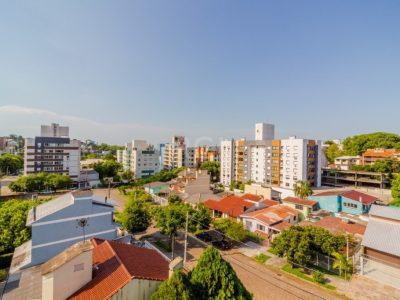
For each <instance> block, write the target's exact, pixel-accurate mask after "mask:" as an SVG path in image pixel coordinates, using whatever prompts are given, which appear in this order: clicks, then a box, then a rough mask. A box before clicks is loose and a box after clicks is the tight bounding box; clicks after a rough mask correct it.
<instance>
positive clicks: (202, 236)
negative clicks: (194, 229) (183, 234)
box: [196, 232, 212, 243]
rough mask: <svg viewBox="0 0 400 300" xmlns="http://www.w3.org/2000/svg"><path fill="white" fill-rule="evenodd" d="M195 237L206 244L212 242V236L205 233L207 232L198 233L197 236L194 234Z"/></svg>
mask: <svg viewBox="0 0 400 300" xmlns="http://www.w3.org/2000/svg"><path fill="white" fill-rule="evenodd" d="M196 237H197V238H198V239H200V240H202V241H204V242H206V243H209V242H211V241H212V236H211V235H210V234H209V233H207V232H201V233H198V234H196Z"/></svg>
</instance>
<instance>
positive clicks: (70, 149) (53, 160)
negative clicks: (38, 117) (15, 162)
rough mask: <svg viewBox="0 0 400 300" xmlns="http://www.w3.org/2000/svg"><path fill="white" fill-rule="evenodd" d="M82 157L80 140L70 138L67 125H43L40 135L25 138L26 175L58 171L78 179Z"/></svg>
mask: <svg viewBox="0 0 400 300" xmlns="http://www.w3.org/2000/svg"><path fill="white" fill-rule="evenodd" d="M80 159H81V152H80V142H79V141H78V140H74V139H73V140H71V139H70V138H69V128H68V127H67V126H60V125H58V124H51V125H42V126H41V134H40V136H37V137H35V138H26V139H25V157H24V174H25V175H28V174H34V173H40V172H45V173H56V174H64V175H68V176H70V177H71V179H73V180H78V176H79V174H80Z"/></svg>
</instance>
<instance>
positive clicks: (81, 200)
mask: <svg viewBox="0 0 400 300" xmlns="http://www.w3.org/2000/svg"><path fill="white" fill-rule="evenodd" d="M113 211H114V204H113V203H112V202H110V200H108V201H107V199H103V198H99V197H97V196H94V195H93V193H92V192H91V191H76V192H72V193H69V194H65V195H63V196H60V197H58V198H56V199H54V200H51V201H49V202H46V203H43V204H41V205H38V206H36V207H33V208H32V209H31V210H30V211H29V214H28V218H27V221H26V225H27V226H31V227H32V239H31V240H29V241H28V242H26V243H24V244H22V245H21V246H20V247H18V248H16V249H15V252H14V256H13V261H12V264H11V273H13V272H15V271H18V270H20V269H22V268H26V267H30V266H35V265H38V264H41V263H43V262H45V261H47V260H49V259H50V258H52V257H53V256H55V255H57V254H59V253H60V252H62V251H63V250H65V249H66V248H68V247H69V246H71V245H73V244H74V243H76V242H78V241H81V240H84V239H85V238H92V237H98V238H104V239H115V238H116V237H117V225H116V224H115V223H114V221H113Z"/></svg>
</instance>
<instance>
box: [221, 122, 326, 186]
mask: <svg viewBox="0 0 400 300" xmlns="http://www.w3.org/2000/svg"><path fill="white" fill-rule="evenodd" d="M273 130H274V127H273V125H270V124H263V123H260V124H256V127H255V138H256V140H254V141H246V140H244V139H241V140H237V141H234V140H232V141H223V142H222V143H221V182H222V183H223V184H224V185H226V186H227V185H229V184H230V183H231V182H232V181H233V180H236V181H241V182H247V181H253V182H255V183H260V184H266V185H270V186H274V187H281V188H286V189H292V188H293V186H294V185H295V183H296V182H297V181H299V180H308V181H310V183H311V184H312V185H313V186H320V185H321V158H322V152H321V142H320V141H315V140H307V139H298V138H296V137H290V138H288V139H282V140H278V139H273V138H274V132H273ZM266 137H268V138H267V139H264V138H266ZM228 146H229V147H228ZM224 147H225V148H224ZM222 148H224V149H222ZM231 149H232V150H231ZM230 151H232V152H230ZM230 153H232V157H231V158H230V156H229V154H230ZM231 165H232V166H233V167H232V168H231V169H229V168H228V167H229V166H231Z"/></svg>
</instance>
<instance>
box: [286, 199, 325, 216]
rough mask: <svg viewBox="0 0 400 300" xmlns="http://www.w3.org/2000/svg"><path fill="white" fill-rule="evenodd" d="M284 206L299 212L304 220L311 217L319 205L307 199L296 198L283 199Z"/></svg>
mask: <svg viewBox="0 0 400 300" xmlns="http://www.w3.org/2000/svg"><path fill="white" fill-rule="evenodd" d="M282 205H285V206H287V207H291V208H293V209H296V210H298V211H299V212H300V213H301V215H300V218H301V219H302V220H304V218H307V217H309V216H310V215H311V213H312V212H313V211H315V210H317V207H318V203H317V202H316V201H311V200H307V199H300V198H296V197H286V198H284V199H282Z"/></svg>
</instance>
